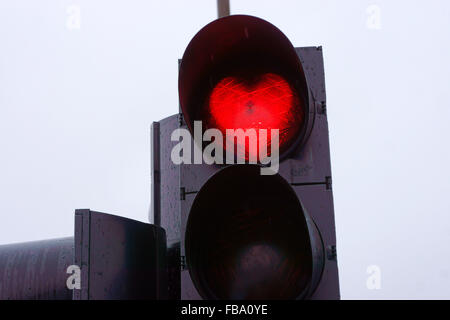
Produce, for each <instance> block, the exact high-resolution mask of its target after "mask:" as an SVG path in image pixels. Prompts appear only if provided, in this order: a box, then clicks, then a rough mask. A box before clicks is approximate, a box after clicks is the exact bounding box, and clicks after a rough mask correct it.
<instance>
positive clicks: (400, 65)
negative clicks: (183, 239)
mask: <svg viewBox="0 0 450 320" xmlns="http://www.w3.org/2000/svg"><path fill="white" fill-rule="evenodd" d="M231 11H232V13H233V14H238V13H239V14H250V15H255V16H258V17H261V18H264V19H266V20H268V21H270V22H272V23H273V24H275V25H276V26H277V27H279V28H280V29H281V30H282V31H283V32H284V33H285V34H286V35H287V36H288V37H289V38H290V40H291V41H292V43H293V44H294V45H295V46H317V45H322V46H323V50H324V58H325V73H326V82H327V96H328V103H327V104H328V110H329V111H328V112H329V119H328V120H329V129H330V143H331V157H332V169H333V189H334V200H335V212H336V224H337V238H338V239H337V241H338V260H339V271H340V283H341V294H342V297H343V298H345V299H392V298H410V299H418V298H425V299H429V298H450V250H449V243H450V216H449V215H450V200H449V198H450V182H449V181H450V172H449V171H450V169H449V168H450V167H449V165H450V152H449V143H448V138H449V137H450V126H449V118H450V97H449V75H450V62H449V57H450V44H449V39H450V2H449V1H445V0H441V1H437V0H427V1H424V0H423V1H418V0H403V1H401V0H394V1H392V0H390V1H387V0H386V1H382V0H373V1H367V0H352V1H350V0H344V1H332V0H329V1H325V0H315V1H275V0H272V1H262V0H252V1H244V0H234V1H233V0H232V1H231ZM78 13H79V20H78V19H76V17H77V16H78ZM215 18H216V1H214V0H208V1H207V0H203V1H176V0H172V1H137V0H132V1H124V0H122V1H111V0H108V1H106V0H71V1H68V0H58V1H57V0H40V1H33V0H2V1H0V154H1V157H0V200H1V201H0V216H1V219H0V244H4V243H10V242H21V241H29V240H37V239H44V238H54V237H62V236H68V235H72V234H73V220H74V219H73V214H74V209H76V208H91V209H94V210H99V211H103V212H108V213H112V214H118V215H122V216H126V217H130V218H133V219H137V220H141V221H147V216H148V208H149V205H150V138H149V128H150V124H151V122H152V121H154V120H159V119H161V118H163V117H166V116H169V115H172V114H174V113H176V112H177V110H178V100H177V99H178V96H177V59H178V58H180V57H181V56H182V54H183V52H184V49H185V47H186V45H187V44H188V42H189V40H190V39H191V38H192V37H193V36H194V34H195V33H196V32H197V31H198V30H199V29H200V28H201V27H202V26H204V25H205V24H207V23H208V22H210V21H212V20H213V19H215ZM74 19H75V20H74ZM371 265H375V266H377V267H378V268H379V270H380V272H381V273H380V275H381V278H380V279H381V287H380V288H379V289H375V290H371V289H369V288H368V287H367V285H366V281H367V279H368V277H369V276H370V275H369V274H368V273H367V268H368V267H369V266H371Z"/></svg>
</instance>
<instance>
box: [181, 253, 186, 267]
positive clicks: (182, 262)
mask: <svg viewBox="0 0 450 320" xmlns="http://www.w3.org/2000/svg"><path fill="white" fill-rule="evenodd" d="M180 263H181V264H180V266H181V270H186V256H180Z"/></svg>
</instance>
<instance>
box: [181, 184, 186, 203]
mask: <svg viewBox="0 0 450 320" xmlns="http://www.w3.org/2000/svg"><path fill="white" fill-rule="evenodd" d="M180 200H186V188H185V187H181V188H180Z"/></svg>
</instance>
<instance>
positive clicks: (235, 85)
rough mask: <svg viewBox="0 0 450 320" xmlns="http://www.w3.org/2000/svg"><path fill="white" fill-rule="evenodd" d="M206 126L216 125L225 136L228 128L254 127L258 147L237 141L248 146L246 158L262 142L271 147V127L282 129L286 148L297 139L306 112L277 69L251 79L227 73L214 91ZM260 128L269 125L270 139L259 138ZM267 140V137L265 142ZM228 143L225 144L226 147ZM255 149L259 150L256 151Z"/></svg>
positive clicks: (238, 145) (282, 146) (281, 145)
mask: <svg viewBox="0 0 450 320" xmlns="http://www.w3.org/2000/svg"><path fill="white" fill-rule="evenodd" d="M208 109H209V117H210V118H209V119H208V121H207V127H209V128H217V129H219V130H221V131H222V133H223V135H224V136H225V133H226V129H234V130H236V129H243V130H248V129H255V130H256V133H257V146H258V148H257V149H256V150H255V149H249V141H248V140H247V141H246V142H245V143H244V145H242V142H241V143H239V141H236V142H235V143H236V146H235V150H233V152H236V148H241V149H244V148H245V158H246V159H247V160H248V159H249V156H251V155H253V156H256V158H257V159H258V160H260V159H259V157H258V153H259V146H260V142H261V143H263V144H262V145H261V146H262V147H266V148H267V149H266V150H267V151H268V155H270V154H271V153H272V152H271V151H273V150H272V149H271V130H272V129H278V130H279V152H280V154H281V153H282V152H283V151H284V150H285V149H287V148H288V147H289V146H290V145H291V143H292V142H293V141H294V140H295V139H296V137H297V135H298V133H299V130H300V128H301V126H302V124H303V120H304V113H303V108H302V105H301V103H300V99H299V98H298V95H297V94H296V93H295V91H294V90H293V89H292V87H291V86H290V85H289V83H288V82H287V81H286V80H285V79H284V78H283V77H281V76H279V75H277V74H274V73H265V74H262V75H260V76H258V77H256V78H255V77H252V79H251V80H249V79H244V78H243V77H226V78H224V79H222V80H221V81H220V82H219V83H217V85H216V86H215V87H214V89H213V90H212V92H211V95H210V98H209V104H208ZM259 129H267V139H262V140H261V141H260V136H259ZM264 141H267V143H266V145H264ZM228 145H229V144H227V145H226V148H230V147H228ZM255 153H256V154H255Z"/></svg>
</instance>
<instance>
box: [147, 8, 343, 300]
mask: <svg viewBox="0 0 450 320" xmlns="http://www.w3.org/2000/svg"><path fill="white" fill-rule="evenodd" d="M268 75H269V76H268ZM272 75H275V76H276V77H275V76H272ZM274 79H275V80H276V81H274ZM280 79H281V80H282V81H281V80H280ZM271 81H272V82H271ZM261 83H262V84H261ZM224 84H226V85H224ZM258 86H259V87H258ZM273 88H275V89H273ZM217 90H219V93H217ZM226 90H230V91H233V92H232V93H227V92H226ZM271 90H275V91H271ZM261 91H263V92H268V94H270V95H275V98H273V96H272V97H269V98H268V99H266V98H265V95H264V94H261ZM236 92H238V94H236ZM286 94H287V95H288V98H286ZM233 95H234V97H233ZM179 96H180V114H178V115H174V116H171V117H168V118H166V119H163V120H161V121H159V122H155V123H154V124H153V126H152V152H153V154H152V199H153V201H152V211H151V214H150V220H151V221H152V222H154V223H158V224H159V225H161V226H162V227H163V228H164V229H165V230H166V233H167V241H168V242H167V248H168V266H169V297H170V298H173V299H179V298H181V299H199V298H201V299H272V298H273V299H338V298H339V282H338V270H337V259H336V236H335V223H334V211H333V198H332V188H331V187H332V184H331V168H330V154H329V138H328V125H327V114H326V96H325V80H324V68H323V56H322V48H321V47H304V48H294V47H293V46H292V44H291V43H290V42H289V40H288V39H287V38H286V36H284V34H283V33H282V32H281V31H280V30H278V29H277V28H276V27H275V26H273V25H271V24H270V23H268V22H267V21H264V20H262V19H259V18H255V17H250V16H240V15H239V16H229V17H225V18H221V19H218V20H216V21H214V22H212V23H210V24H209V25H207V26H206V27H204V28H203V29H202V30H201V31H199V33H198V34H197V35H196V36H195V37H194V38H193V40H192V41H191V42H190V44H189V45H188V47H187V49H186V51H185V54H184V55H183V59H182V60H181V63H180V71H179ZM230 96H231V98H230ZM224 97H225V98H224ZM277 98H278V100H277ZM221 99H222V100H221ZM227 99H228V100H227ZM264 99H266V100H264ZM217 100H219V101H218V102H217ZM224 100H225V102H224ZM230 101H231V102H230ZM267 101H268V102H267ZM276 101H280V103H277V102H276ZM286 101H287V102H286ZM282 103H284V105H283V106H280V104H282ZM217 106H219V107H217ZM220 109H222V111H221V112H222V114H225V118H226V121H223V122H222V123H226V124H230V126H231V128H230V129H237V128H238V126H239V125H242V124H244V125H243V126H244V128H243V129H252V128H255V129H261V128H263V129H268V130H270V129H274V128H276V127H275V126H276V125H280V127H279V128H277V129H280V135H279V150H278V151H279V156H280V164H279V170H278V173H275V174H271V175H261V170H260V169H261V167H264V165H261V164H259V165H255V164H230V163H227V162H226V161H223V163H222V164H206V163H200V164H190V163H181V164H179V165H177V164H174V162H173V161H172V159H171V155H172V151H173V149H174V147H175V146H176V145H177V143H178V141H172V139H171V137H172V133H173V132H174V131H175V130H176V129H180V128H181V129H187V130H189V131H190V132H191V137H190V139H191V140H192V141H191V143H190V145H191V146H192V150H191V152H190V154H194V155H195V153H196V152H197V154H199V153H198V151H199V150H200V154H201V152H202V151H203V150H204V148H205V143H204V142H201V143H198V141H193V140H194V139H193V137H195V135H196V132H195V121H201V123H202V124H203V127H202V129H203V131H202V132H201V134H204V133H205V130H207V129H210V128H214V126H217V124H219V126H218V127H219V128H217V129H219V131H221V132H223V133H224V134H225V133H226V129H228V128H226V127H222V128H221V127H220V123H221V119H217V118H218V117H219V116H217V114H214V113H217V110H220ZM230 110H231V111H230ZM267 114H268V115H267ZM280 114H281V115H280ZM246 117H247V120H248V119H250V120H248V121H247V120H246V119H245V118H246ZM286 117H287V118H286ZM229 118H231V120H229ZM243 118H244V119H243ZM272 118H275V120H274V119H272ZM258 119H260V121H258ZM246 121H247V122H246ZM233 126H234V127H233ZM257 139H258V141H259V140H261V136H257ZM267 141H269V140H267ZM246 142H247V143H250V141H249V140H247V141H246ZM267 145H268V146H270V143H267ZM220 146H221V147H222V148H223V149H224V154H226V152H227V147H228V144H227V142H223V144H221V145H220ZM258 146H261V144H258ZM238 147H239V145H238V144H236V145H235V146H234V150H232V151H236V150H237V148H238ZM244 147H246V145H245V146H244ZM196 149H197V151H196ZM228 151H229V150H228ZM238 155H239V154H238ZM241 155H244V156H245V157H244V158H245V160H246V161H247V162H249V161H248V160H249V152H248V149H245V153H241ZM224 158H225V156H224ZM224 160H226V159H224ZM234 160H235V162H239V160H242V159H239V156H238V157H235V158H234ZM258 160H261V159H259V158H258Z"/></svg>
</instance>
